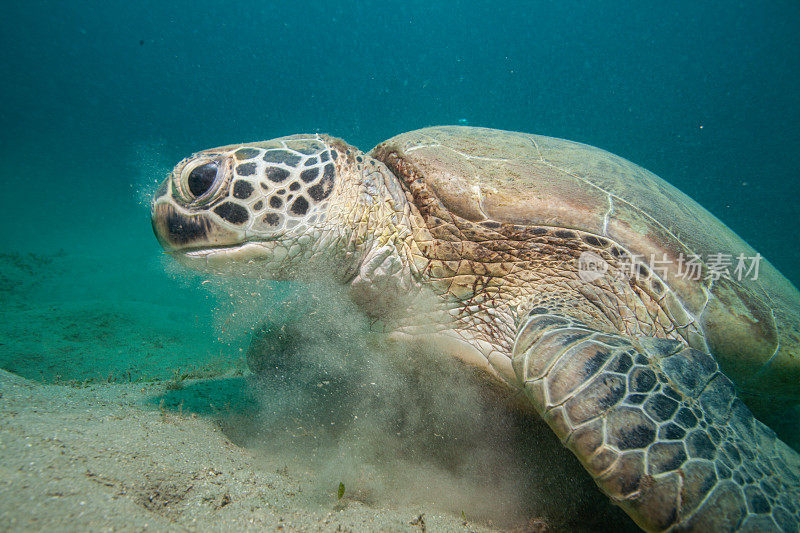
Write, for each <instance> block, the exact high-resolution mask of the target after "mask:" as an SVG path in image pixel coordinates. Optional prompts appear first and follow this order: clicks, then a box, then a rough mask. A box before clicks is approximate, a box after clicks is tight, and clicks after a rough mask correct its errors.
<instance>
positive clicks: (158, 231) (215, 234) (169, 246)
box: [151, 197, 241, 252]
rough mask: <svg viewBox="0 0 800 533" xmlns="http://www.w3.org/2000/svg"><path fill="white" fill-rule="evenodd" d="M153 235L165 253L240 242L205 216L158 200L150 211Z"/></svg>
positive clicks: (231, 233) (236, 237) (234, 235)
mask: <svg viewBox="0 0 800 533" xmlns="http://www.w3.org/2000/svg"><path fill="white" fill-rule="evenodd" d="M151 222H152V224H153V233H155V236H156V239H158V242H159V243H160V244H161V246H162V247H163V248H164V250H166V251H167V252H183V251H190V250H198V249H203V248H215V247H219V246H229V245H231V244H236V243H239V242H241V237H240V236H239V235H237V234H236V233H235V232H233V231H230V230H227V229H225V228H222V227H220V226H219V225H218V224H217V223H215V221H214V220H212V219H211V217H210V216H209V215H208V214H207V213H189V212H186V211H184V210H183V209H180V208H178V207H176V206H175V205H174V204H172V202H170V201H168V200H166V199H164V198H163V197H162V198H159V199H158V200H157V201H155V202H154V203H153V206H152V209H151Z"/></svg>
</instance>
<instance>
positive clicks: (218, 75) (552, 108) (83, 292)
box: [0, 1, 800, 379]
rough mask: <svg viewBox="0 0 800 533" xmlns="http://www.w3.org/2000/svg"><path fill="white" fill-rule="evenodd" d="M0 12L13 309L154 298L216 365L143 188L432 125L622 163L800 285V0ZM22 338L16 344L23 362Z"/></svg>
mask: <svg viewBox="0 0 800 533" xmlns="http://www.w3.org/2000/svg"><path fill="white" fill-rule="evenodd" d="M5 15H6V20H8V21H9V25H8V27H7V29H6V30H5V31H4V32H2V34H1V35H0V47H1V48H2V50H3V51H4V54H3V59H2V61H0V94H2V95H3V98H2V100H0V123H1V124H2V129H0V131H2V133H0V136H1V137H0V138H2V142H0V152H1V153H2V158H3V161H4V164H3V166H2V170H0V173H2V176H3V182H4V184H5V187H4V190H5V194H2V195H0V207H1V208H0V222H1V223H2V227H3V228H4V231H3V232H2V246H3V252H4V253H5V254H10V256H9V258H8V261H10V262H11V263H13V262H14V261H17V259H18V258H16V255H17V254H26V253H28V252H35V253H38V254H42V256H43V257H44V258H45V259H47V260H50V259H53V261H54V263H53V264H52V265H51V266H48V265H46V264H41V265H40V264H38V263H37V262H36V261H29V262H30V263H31V265H30V268H32V269H34V270H35V272H34V273H29V277H30V279H27V278H26V279H25V280H22V279H19V276H22V275H25V274H24V273H22V274H18V273H17V270H14V269H13V268H12V267H10V266H5V267H4V272H3V275H4V281H5V285H6V286H5V288H4V295H7V298H4V299H5V300H6V305H5V306H4V307H5V312H6V314H11V315H13V316H19V313H20V311H19V309H18V307H21V308H23V309H28V308H31V307H32V306H33V307H35V306H37V305H40V304H45V303H50V302H52V303H54V304H58V305H61V303H66V304H68V305H70V306H75V305H78V302H80V301H84V300H86V301H94V302H96V303H98V304H105V303H108V304H110V305H114V306H120V305H122V302H126V301H131V300H132V301H135V302H137V304H141V305H154V306H157V307H158V306H166V308H167V309H169V312H170V313H173V315H174V316H173V318H174V320H175V322H174V323H173V324H170V326H169V328H167V329H168V330H169V331H170V335H172V336H174V337H176V338H179V339H181V340H182V341H183V340H185V341H187V342H196V343H199V344H203V343H205V344H206V345H207V346H206V348H207V350H206V351H208V352H215V353H216V354H217V355H219V351H220V350H223V352H224V351H225V350H227V349H228V348H226V346H227V344H223V345H222V346H219V345H217V343H216V342H212V340H213V339H214V337H215V336H214V335H213V334H212V330H213V329H214V324H213V320H214V319H213V317H212V312H211V310H212V309H213V307H214V305H215V303H214V302H215V296H214V295H213V294H210V293H209V292H208V291H203V290H196V289H197V285H198V284H199V281H198V280H195V281H186V280H185V279H184V278H183V276H181V275H180V274H176V273H175V272H172V273H170V272H167V273H165V268H164V266H165V264H164V262H163V261H162V260H161V259H160V255H161V251H160V249H159V247H158V245H157V243H156V242H155V240H154V239H153V238H152V234H151V231H150V224H149V220H148V213H147V200H148V196H149V194H150V191H151V190H152V189H153V187H154V184H155V183H156V181H157V180H160V179H161V178H162V176H163V175H164V174H165V173H166V172H167V171H168V170H169V169H170V168H171V167H172V165H174V164H175V162H177V161H178V160H180V159H181V158H183V157H185V156H186V155H187V154H189V153H191V152H193V151H195V150H198V149H202V148H206V147H210V146H216V145H221V144H228V143H232V142H240V141H251V140H259V139H266V138H272V137H276V136H281V135H286V134H291V133H297V132H309V131H311V132H313V131H322V132H328V133H331V134H334V135H338V136H341V137H342V138H344V139H346V140H348V141H349V142H350V143H352V144H355V145H356V146H359V147H362V148H364V149H369V148H370V147H371V146H373V145H374V144H376V143H378V142H379V141H381V140H382V139H384V138H387V137H389V136H391V135H394V134H396V133H398V132H401V131H404V130H409V129H414V128H418V127H422V126H426V125H431V124H443V123H468V124H472V125H482V126H491V127H496V128H502V129H509V130H520V131H527V132H535V133H542V134H546V135H552V136H558V137H565V138H570V139H575V140H579V141H582V142H586V143H589V144H593V145H596V146H600V147H602V148H606V149H608V150H610V151H612V152H614V153H617V154H620V155H622V156H624V157H627V158H629V159H631V160H633V161H634V162H637V163H639V164H641V165H643V166H645V167H646V168H648V169H650V170H653V171H654V172H656V173H657V174H659V175H660V176H662V177H664V178H665V179H667V180H668V181H670V182H671V183H673V184H675V185H676V186H678V187H679V188H681V189H682V190H684V191H685V192H687V193H688V194H689V195H690V196H692V197H694V198H695V199H697V200H698V201H699V202H700V203H701V204H703V205H704V206H705V207H707V208H708V209H710V210H711V211H712V212H713V213H715V214H716V215H717V216H718V217H720V218H721V219H722V220H723V221H724V222H726V223H727V224H728V225H729V226H730V227H731V228H733V229H734V230H736V231H737V232H738V233H739V234H740V235H741V236H742V237H744V238H745V239H746V240H747V241H748V242H750V243H751V244H752V245H754V246H755V247H756V248H757V249H758V250H759V251H760V252H761V253H762V254H764V255H765V256H766V257H768V258H769V259H770V260H771V261H772V262H773V263H774V264H775V265H776V266H777V267H778V268H779V269H780V270H781V271H782V272H783V273H784V274H785V275H786V276H787V277H789V278H790V279H792V280H794V281H795V282H798V281H800V248H798V247H797V246H795V245H794V244H793V236H794V233H795V232H794V225H795V222H796V220H797V219H798V215H800V211H799V209H800V208H799V207H798V203H797V202H794V201H792V200H791V199H792V198H794V197H795V196H797V195H798V193H800V180H798V179H797V168H800V151H798V150H797V149H796V148H797V146H799V145H800V120H798V119H800V92H798V91H797V90H796V85H797V82H798V79H800V63H798V61H797V57H798V53H799V52H800V32H797V31H796V30H797V28H798V27H799V26H798V25H799V24H800V7H798V4H797V3H796V2H791V1H788V2H773V3H770V4H765V5H760V4H758V5H757V4H735V5H734V4H731V5H728V6H725V8H715V7H713V6H710V5H709V6H699V5H695V3H693V2H678V3H669V4H668V5H665V4H662V3H655V2H654V3H651V4H649V5H647V6H644V5H642V4H641V3H639V2H631V3H619V2H615V3H613V4H611V3H604V2H533V3H531V2H508V3H506V4H504V5H503V6H502V7H492V6H490V5H488V4H485V3H481V2H473V3H470V2H458V3H455V4H453V3H443V2H442V3H436V2H434V3H429V2H416V1H404V2H382V3H375V4H370V3H363V2H359V3H356V2H344V3H342V2H338V3H336V5H331V4H329V3H323V2H319V3H315V2H307V3H303V4H302V5H295V4H294V3H247V2H231V3H228V4H226V6H225V7H222V6H219V5H217V4H214V3H208V4H204V3H202V2H200V3H197V2H173V3H167V4H163V3H160V2H143V3H139V4H136V5H133V4H128V3H116V2H89V3H86V4H84V5H83V6H82V7H77V6H71V5H69V4H63V3H60V2H36V3H33V4H25V5H24V6H23V5H16V6H14V5H11V6H7V7H6V8H5ZM59 254H61V255H63V257H58V255H59ZM23 261H24V259H23ZM60 263H64V265H62V266H63V268H64V269H67V270H68V271H69V272H68V273H67V270H61V271H59V270H58V269H59V268H62V267H60V266H59V264H60ZM193 283H194V285H192V284H193ZM29 285H30V290H31V291H33V292H30V291H29ZM36 291H39V292H36ZM130 313H131V314H132V315H133V316H134V317H139V318H138V320H141V321H143V322H145V323H148V322H151V321H149V320H148V319H143V318H141V317H143V316H144V314H145V313H144V311H143V310H142V309H137V310H135V311H134V310H132V311H130ZM171 316H172V315H171ZM132 320H136V319H131V320H125V322H127V323H131V321H132ZM12 321H13V320H12ZM34 321H35V318H31V319H30V320H27V322H26V324H27V325H26V327H28V328H34V326H33V322H34ZM160 321H161V319H160V318H158V319H157V320H155V321H153V322H160ZM45 329H46V328H45ZM27 331H28V330H26V329H23V330H19V331H18V330H14V332H13V333H12V336H13V337H14V338H15V339H16V340H15V342H33V343H34V344H32V345H31V350H33V351H36V348H35V342H37V341H35V340H32V337H31V335H30V334H29V333H27ZM121 335H122V334H121ZM123 336H124V335H123ZM234 337H235V335H234ZM209 339H212V340H209ZM209 343H210V344H209ZM178 344H180V343H178ZM8 346H9V344H6V345H5V347H6V350H5V353H4V354H3V356H2V360H3V365H4V367H9V368H13V369H14V370H15V371H18V372H21V373H23V374H27V375H41V376H42V377H45V378H48V379H50V378H53V376H54V372H56V371H57V372H58V373H59V374H60V375H62V376H65V375H70V373H71V372H73V370H74V368H67V369H55V368H54V369H53V370H51V371H47V372H44V371H40V370H41V369H39V368H36V367H35V366H34V368H33V370H31V369H30V368H28V363H27V362H26V361H25V360H20V359H19V357H18V356H17V355H16V353H15V352H12V351H9V350H8ZM11 346H14V343H11ZM236 350H238V347H237V348H236ZM195 351H196V350H195ZM39 352H40V353H39V355H38V357H39V358H41V359H47V358H48V357H49V356H48V353H47V352H46V350H45V351H43V350H39ZM189 352H192V351H191V350H189V351H188V352H187V353H186V354H185V358H186V361H183V360H182V361H181V364H189V362H191V361H193V360H194V358H193V357H192V356H191V355H190V353H189ZM105 361H106V360H105V359H104V361H103V362H102V363H100V364H93V366H92V368H91V369H87V371H89V372H95V373H96V372H100V373H105V370H106V369H105V368H104V367H105V365H106V363H105ZM108 365H111V366H114V365H115V363H112V362H110V360H109V362H108ZM121 366H125V363H124V361H123V362H122V363H121ZM42 372H44V373H42ZM77 373H78V374H79V373H80V372H77Z"/></svg>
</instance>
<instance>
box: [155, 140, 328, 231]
mask: <svg viewBox="0 0 800 533" xmlns="http://www.w3.org/2000/svg"><path fill="white" fill-rule="evenodd" d="M337 159H338V152H337V151H336V149H335V148H333V147H331V146H329V145H328V144H327V143H325V142H324V141H323V140H321V139H320V138H318V137H306V138H295V139H292V138H289V139H282V140H276V141H268V142H265V143H253V144H252V145H243V146H240V147H238V148H236V149H234V150H232V151H228V152H224V151H222V150H221V149H216V150H209V151H205V152H201V153H199V154H196V155H195V156H194V159H189V160H187V161H185V162H184V163H183V164H182V165H179V168H182V169H183V170H182V171H181V172H177V173H176V175H175V178H174V180H175V183H174V184H173V187H174V190H175V191H177V192H175V193H173V192H172V190H170V189H169V188H167V187H164V189H163V190H159V193H160V194H157V197H158V196H164V195H168V194H172V195H173V197H174V198H175V200H178V202H179V203H181V204H182V205H183V206H184V207H186V208H189V209H191V210H192V211H196V212H206V213H209V214H213V215H215V216H216V218H218V219H219V221H220V222H221V223H222V224H223V225H229V226H233V227H234V228H235V229H237V230H246V231H248V232H250V231H252V232H254V233H259V232H265V233H270V232H272V231H280V230H289V229H292V228H295V227H297V226H298V225H313V224H315V223H318V222H322V221H323V220H324V218H325V211H326V208H327V200H328V198H329V197H330V195H331V193H332V192H333V189H334V185H335V182H336V168H335V162H336V160H337ZM195 160H196V161H197V162H196V163H195ZM217 168H219V169H221V170H219V173H224V174H225V175H224V176H222V177H219V175H218V177H217V178H216V180H214V178H213V172H212V171H216V169H217ZM192 173H195V174H196V176H195V177H194V178H193V179H194V182H192V181H185V180H188V179H191V178H188V176H191V174H192ZM209 175H210V176H211V177H210V178H209ZM182 176H186V177H184V178H182ZM182 179H183V180H184V182H182V181H181V180H182ZM200 180H202V181H201V182H200ZM198 182H200V183H202V184H201V185H199V186H198V185H197V183H198ZM181 183H186V184H185V185H181ZM192 188H194V191H192ZM198 189H199V190H200V192H202V191H203V190H205V191H207V192H206V193H203V194H197V191H198ZM182 191H183V192H182ZM186 191H189V192H191V193H192V194H187V193H186Z"/></svg>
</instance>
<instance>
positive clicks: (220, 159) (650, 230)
mask: <svg viewBox="0 0 800 533" xmlns="http://www.w3.org/2000/svg"><path fill="white" fill-rule="evenodd" d="M152 222H153V228H154V231H155V234H156V236H157V237H158V239H159V241H160V242H161V244H162V245H163V247H164V248H165V249H166V250H167V251H168V252H169V253H170V254H171V255H172V256H174V257H175V258H177V259H178V260H180V262H182V263H184V264H186V265H189V266H190V267H195V268H200V269H206V270H211V271H218V272H224V273H227V274H232V275H246V276H261V277H265V278H271V279H299V280H308V279H315V278H317V277H319V276H321V275H323V274H324V275H327V276H329V277H333V278H335V279H336V280H337V281H339V282H340V283H342V284H344V285H345V286H346V287H347V290H348V291H349V292H350V294H351V295H352V298H353V299H354V300H355V301H356V302H357V303H359V305H360V306H361V307H362V308H363V309H364V311H365V312H366V313H367V314H369V315H371V316H373V317H375V318H376V319H379V321H380V322H381V323H383V324H389V325H390V329H391V330H392V333H391V334H390V336H391V337H392V338H405V339H417V340H420V341H422V340H424V342H425V343H426V345H427V346H428V347H429V348H431V349H434V350H437V351H438V352H440V353H443V354H448V355H452V356H454V357H457V358H459V359H460V360H462V361H465V362H467V363H468V364H470V365H474V366H475V367H478V368H480V369H483V370H485V372H486V373H487V375H489V376H491V377H492V379H494V380H496V381H497V382H498V383H501V384H503V386H504V387H507V388H510V389H513V390H515V391H519V392H521V393H523V394H524V397H525V398H526V399H527V401H529V402H530V404H532V405H533V407H534V408H535V410H536V411H537V412H538V413H539V415H541V416H542V417H543V418H544V420H546V421H547V423H548V424H549V425H550V427H551V428H552V430H553V431H554V432H555V433H556V434H557V435H558V437H559V438H560V439H561V440H562V441H563V443H564V444H565V446H566V447H567V448H568V449H569V450H571V451H572V452H573V453H574V454H575V455H576V456H577V457H578V459H579V460H580V461H581V463H582V464H583V466H584V467H585V468H586V470H587V471H588V472H589V474H591V476H592V477H593V478H594V479H595V481H596V483H597V485H598V486H599V487H600V488H601V489H602V490H603V491H604V492H605V493H606V494H607V495H608V496H609V497H610V498H611V499H612V500H613V501H614V502H616V503H617V504H619V505H620V506H621V507H622V508H623V509H624V510H625V511H626V512H627V513H628V514H629V515H630V516H631V517H632V518H633V520H634V521H636V523H637V524H638V525H639V526H640V527H642V528H644V529H646V530H653V531H663V530H693V531H771V530H778V531H780V530H782V531H797V530H798V524H799V523H800V457H799V456H798V454H797V453H796V452H795V451H794V450H792V449H791V448H790V447H789V446H788V445H787V444H785V443H784V442H783V441H781V440H780V439H778V438H777V436H776V434H775V433H774V432H773V431H772V430H770V429H769V428H767V426H765V425H764V424H762V423H761V422H759V421H758V420H756V419H755V418H754V416H753V415H752V414H751V411H750V410H749V409H748V407H746V406H745V404H744V403H743V401H742V400H741V399H740V397H739V396H740V395H741V394H743V393H748V394H760V395H761V397H763V396H764V395H765V394H771V395H781V396H784V397H792V395H794V397H795V398H796V397H797V393H798V391H799V390H800V386H798V383H800V380H798V378H800V338H798V334H797V332H798V330H799V329H800V315H798V311H800V294H798V291H797V290H796V289H795V288H794V287H793V286H792V285H791V284H790V283H789V282H788V281H787V280H786V279H785V278H784V277H783V276H782V275H781V274H780V273H778V272H777V270H775V268H773V267H772V266H771V265H770V264H769V263H768V262H767V261H766V260H762V259H761V257H760V256H759V255H757V254H756V252H755V251H754V250H753V249H752V248H751V247H750V246H748V245H747V244H746V243H745V242H744V241H742V240H741V239H740V238H739V237H738V236H737V235H735V234H734V233H733V232H732V231H731V230H730V229H728V228H727V227H726V226H725V225H724V224H722V223H721V222H720V221H719V220H717V219H716V218H714V217H713V216H712V215H711V214H710V213H709V212H708V211H706V210H704V209H703V208H702V207H700V206H699V205H698V204H697V203H695V202H694V201H692V200H691V199H690V198H688V197H687V196H685V195H684V194H682V193H681V192H680V191H678V190H677V189H675V188H674V187H672V186H670V185H669V184H667V183H666V182H664V181H663V180H661V179H660V178H658V177H657V176H655V175H654V174H652V173H650V172H648V171H646V170H644V169H642V168H640V167H638V166H637V165H634V164H633V163H631V162H629V161H627V160H625V159H622V158H620V157H617V156H615V155H612V154H610V153H608V152H605V151H603V150H600V149H597V148H593V147H590V146H587V145H584V144H580V143H576V142H570V141H566V140H562V139H555V138H550V137H544V136H538V135H530V134H524V133H513V132H506V131H499V130H492V129H484V128H472V127H462V126H445V127H433V128H425V129H421V130H418V131H412V132H409V133H403V134H401V135H398V136H396V137H394V138H392V139H389V140H387V141H385V142H382V143H380V144H379V145H378V146H376V147H375V148H374V149H373V150H372V151H371V152H369V153H363V152H361V151H359V150H358V149H357V148H354V147H352V146H349V145H348V144H346V143H345V142H344V141H342V140H340V139H336V138H333V137H329V136H326V135H318V134H314V135H294V136H289V137H282V138H279V139H274V140H270V141H265V142H257V143H249V144H238V145H231V146H225V147H221V148H215V149H211V150H204V151H202V152H199V153H197V154H194V155H193V156H192V157H190V158H188V159H185V160H183V161H182V162H180V163H179V164H178V165H177V166H176V167H175V169H174V170H173V172H172V173H171V174H170V175H169V176H168V177H167V179H166V180H165V181H164V182H163V184H161V186H160V187H159V188H158V191H157V192H156V193H155V196H154V199H153V202H152ZM745 267H746V268H745ZM723 372H724V373H723ZM726 376H727V377H726ZM729 378H730V379H729ZM731 380H733V382H732V381H731ZM734 382H735V385H734ZM754 397H755V396H754ZM754 405H755V404H754Z"/></svg>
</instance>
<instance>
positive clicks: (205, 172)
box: [186, 161, 219, 198]
mask: <svg viewBox="0 0 800 533" xmlns="http://www.w3.org/2000/svg"><path fill="white" fill-rule="evenodd" d="M218 169H219V166H218V165H217V163H216V161H211V162H209V163H205V164H203V165H200V166H199V167H195V168H194V169H193V170H192V171H191V172H190V173H189V177H188V178H186V185H188V186H189V192H191V193H192V195H193V196H194V197H195V198H200V197H201V196H203V195H204V194H206V193H207V192H208V191H209V190H211V187H212V186H213V185H214V182H215V181H216V180H217V170H218Z"/></svg>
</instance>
